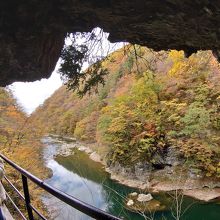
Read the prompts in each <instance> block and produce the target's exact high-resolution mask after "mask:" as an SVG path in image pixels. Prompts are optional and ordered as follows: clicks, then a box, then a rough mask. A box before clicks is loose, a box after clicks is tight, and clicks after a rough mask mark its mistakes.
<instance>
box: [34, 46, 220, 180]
mask: <svg viewBox="0 0 220 220" xmlns="http://www.w3.org/2000/svg"><path fill="white" fill-rule="evenodd" d="M103 62H104V63H103V65H104V66H105V68H107V69H108V71H109V75H108V76H107V77H106V83H105V86H102V85H100V86H99V87H98V88H97V89H94V91H92V92H91V94H87V95H85V96H84V97H83V98H79V97H78V96H77V94H76V93H74V92H72V91H67V90H66V88H65V86H63V87H61V88H60V89H58V90H57V91H56V92H55V93H54V95H53V96H52V97H51V98H49V99H48V100H46V102H45V103H44V104H43V105H42V106H41V107H39V108H38V109H37V110H36V111H35V112H34V114H33V115H32V116H31V120H32V121H33V122H34V124H35V125H38V126H39V127H41V129H44V132H45V133H54V134H61V135H70V136H75V137H76V138H77V139H78V140H81V141H84V142H87V143H95V144H94V145H95V146H96V151H97V152H98V153H100V154H101V155H102V156H103V158H105V160H106V161H107V163H108V165H112V166H113V165H114V164H120V166H123V167H133V166H135V165H136V164H138V163H142V164H143V163H144V164H147V165H148V167H150V168H151V169H152V170H153V169H161V168H163V167H164V166H167V165H168V166H172V165H173V164H172V163H173V162H172V160H171V159H170V157H171V156H170V155H171V153H172V152H173V154H172V157H174V156H175V157H176V161H177V160H179V161H184V165H185V166H186V167H187V168H189V169H191V170H193V171H194V172H196V173H198V174H200V175H204V176H215V177H219V176H220V148H219V145H220V136H219V134H220V83H219V82H220V67H219V64H218V62H217V61H216V59H215V58H214V57H213V55H212V54H211V52H209V51H205V52H197V53H196V54H193V55H191V56H190V57H189V58H185V56H184V53H183V52H182V51H180V52H177V51H170V52H159V53H156V52H152V51H151V50H149V49H147V48H136V49H133V50H129V52H127V53H126V54H124V50H123V49H121V50H118V51H116V52H114V53H113V54H111V55H110V56H109V57H108V59H106V60H105V61H103ZM95 90H96V91H95ZM168 157H169V160H168V159H167V158H168Z"/></svg>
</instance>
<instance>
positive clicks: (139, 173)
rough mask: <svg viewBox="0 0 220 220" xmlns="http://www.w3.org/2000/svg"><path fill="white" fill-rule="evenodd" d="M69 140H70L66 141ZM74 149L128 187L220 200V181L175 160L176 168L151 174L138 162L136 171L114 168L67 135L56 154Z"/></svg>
mask: <svg viewBox="0 0 220 220" xmlns="http://www.w3.org/2000/svg"><path fill="white" fill-rule="evenodd" d="M52 137H53V138H54V137H55V138H56V140H57V142H63V139H62V138H61V137H60V136H54V135H53V136H52ZM67 140H68V142H66V141H67ZM53 141H54V139H53ZM74 148H77V149H78V150H80V151H83V152H85V153H87V154H89V157H90V159H91V160H94V161H96V162H100V163H102V164H103V166H104V167H105V170H106V172H108V173H110V175H111V179H114V180H116V181H118V182H120V183H121V184H124V185H126V186H129V187H133V188H138V189H139V190H141V191H143V192H152V193H159V192H169V191H174V190H180V191H181V192H182V193H183V195H186V196H189V197H192V198H195V199H197V200H201V201H205V202H209V201H213V200H216V199H220V181H219V180H216V179H210V178H205V177H202V176H200V175H196V174H192V173H187V172H186V170H184V169H183V168H182V167H181V166H180V167H178V163H177V162H173V163H176V165H175V166H174V167H170V166H167V167H165V168H164V169H162V170H158V171H153V172H151V173H149V172H146V170H145V169H144V167H143V166H141V165H140V164H139V165H137V167H136V168H135V170H130V169H126V168H123V167H121V166H120V165H119V164H118V165H115V166H114V167H113V166H112V167H107V165H106V163H105V161H104V160H102V158H101V156H100V155H99V154H98V153H97V152H96V151H94V150H93V149H91V148H90V147H89V145H86V144H82V143H80V142H78V141H76V140H75V139H73V138H68V137H65V143H64V144H63V145H62V148H59V150H58V151H57V152H56V154H57V155H58V154H59V155H63V156H68V155H70V154H72V150H73V149H74ZM171 159H172V158H171Z"/></svg>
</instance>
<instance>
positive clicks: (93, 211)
mask: <svg viewBox="0 0 220 220" xmlns="http://www.w3.org/2000/svg"><path fill="white" fill-rule="evenodd" d="M0 157H1V158H2V159H3V160H4V161H5V162H6V163H7V164H9V165H10V166H11V167H13V168H14V169H15V170H17V171H18V172H19V173H20V174H21V178H22V184H23V192H24V195H22V193H21V192H19V190H18V189H17V188H16V187H15V186H14V185H13V184H12V182H11V181H10V180H9V179H8V178H7V176H6V175H5V176H4V178H5V180H6V182H7V183H8V184H9V185H10V186H11V187H12V189H13V190H14V191H15V192H16V193H17V195H18V196H19V197H20V198H21V199H22V200H23V201H24V202H25V205H26V209H27V214H28V219H29V220H34V215H33V212H35V213H36V214H37V215H38V216H39V217H40V219H43V220H46V218H45V217H44V216H43V215H42V214H41V213H40V212H39V211H38V210H37V209H36V208H35V207H34V206H33V205H32V204H31V200H30V194H29V189H28V180H30V181H32V182H33V183H35V184H36V185H38V186H39V187H40V188H42V189H44V190H45V191H47V192H48V193H50V194H51V195H53V196H55V197H56V198H58V199H59V200H61V201H63V202H64V203H66V204H68V205H70V206H72V207H73V208H75V209H77V210H79V211H81V212H83V213H84V214H86V215H88V216H90V217H92V218H94V219H99V220H110V219H111V220H120V218H118V217H115V216H113V215H111V214H109V213H107V212H105V211H103V210H101V209H98V208H96V207H94V206H92V205H89V204H87V203H85V202H83V201H80V200H78V199H76V198H74V197H72V196H70V195H68V194H66V193H64V192H62V191H60V190H58V189H56V188H54V187H52V186H50V185H49V184H47V183H45V182H44V181H43V180H41V179H39V178H37V177H36V176H34V175H32V174H31V173H29V172H28V171H26V170H24V169H23V168H21V167H20V166H18V165H17V164H15V163H14V162H12V161H11V160H9V159H8V158H7V157H5V156H4V155H2V154H0ZM6 196H7V197H8V199H9V200H10V201H11V203H12V205H13V206H14V208H15V209H16V210H17V211H18V213H19V214H20V216H21V217H22V219H25V220H27V218H26V217H25V215H24V214H23V213H22V212H21V210H20V209H19V208H18V207H17V205H16V204H15V203H14V201H13V200H12V198H11V197H10V196H9V194H8V193H7V192H6Z"/></svg>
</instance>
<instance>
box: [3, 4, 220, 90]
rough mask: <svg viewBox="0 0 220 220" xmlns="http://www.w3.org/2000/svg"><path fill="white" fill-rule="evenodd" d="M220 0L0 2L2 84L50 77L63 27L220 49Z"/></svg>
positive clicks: (151, 43) (156, 45)
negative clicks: (96, 30) (99, 29)
mask: <svg viewBox="0 0 220 220" xmlns="http://www.w3.org/2000/svg"><path fill="white" fill-rule="evenodd" d="M219 11H220V2H219V1H216V0H213V1H207V0H201V1H191V0H175V1H173V0H166V1H164V0H154V1H152V0H147V1H146V0H137V1H131V0H121V1H116V0H102V1H97V0H83V1H82V0H72V1H65V0H47V1H39V0H38V1H37V0H29V1H13V0H7V1H6V0H3V1H1V3H0V14H1V20H0V28H1V34H0V53H1V57H0V71H1V74H0V75H1V77H0V85H1V86H5V85H7V84H10V83H12V82H14V81H18V80H19V81H33V80H36V79H40V78H42V77H49V76H50V74H51V72H52V71H53V69H54V68H55V65H56V62H57V60H58V58H59V55H60V52H61V49H62V46H63V44H64V38H65V36H66V34H67V33H74V32H83V31H85V32H88V31H91V29H93V28H95V27H101V28H103V29H104V31H106V32H109V33H110V35H109V40H110V41H111V42H118V41H128V42H131V43H137V44H141V45H145V46H148V47H150V48H153V49H155V50H161V49H164V50H167V49H177V50H180V49H183V50H184V51H185V52H186V54H187V55H190V54H191V53H193V52H196V51H197V50H201V49H202V50H206V49H211V50H213V52H214V54H215V55H216V56H217V57H218V55H219V49H220V28H218V26H219V25H218V24H219V22H220V16H219Z"/></svg>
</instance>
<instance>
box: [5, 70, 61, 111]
mask: <svg viewBox="0 0 220 220" xmlns="http://www.w3.org/2000/svg"><path fill="white" fill-rule="evenodd" d="M61 85H62V81H61V79H60V75H59V74H58V73H57V72H56V71H54V72H53V74H52V75H51V77H50V78H49V79H42V80H38V81H35V82H25V83H24V82H15V83H13V84H12V85H10V86H9V89H11V90H12V92H13V94H14V96H15V98H16V99H17V101H18V103H19V104H20V105H21V106H22V107H23V108H24V110H25V112H27V113H28V114H31V113H32V112H33V111H34V110H35V109H36V108H37V107H38V106H39V105H41V104H42V103H43V102H44V100H45V99H47V98H48V97H50V96H51V95H52V94H53V93H54V91H55V90H56V89H58V88H59V87H60V86H61Z"/></svg>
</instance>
